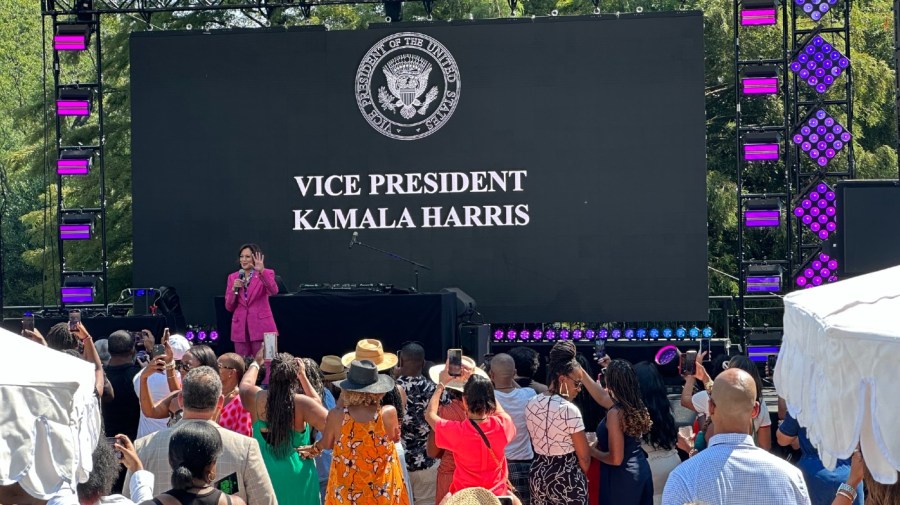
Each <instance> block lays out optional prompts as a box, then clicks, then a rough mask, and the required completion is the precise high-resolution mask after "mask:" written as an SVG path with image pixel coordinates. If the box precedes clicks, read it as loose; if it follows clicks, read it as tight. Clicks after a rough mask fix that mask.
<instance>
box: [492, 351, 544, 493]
mask: <svg viewBox="0 0 900 505" xmlns="http://www.w3.org/2000/svg"><path fill="white" fill-rule="evenodd" d="M488 375H490V377H491V381H493V383H494V397H495V398H496V399H497V402H498V403H500V406H501V407H503V410H505V411H506V413H507V414H509V417H511V418H512V420H513V423H514V424H515V425H516V436H515V437H513V439H512V441H510V443H509V444H507V445H506V462H507V465H508V467H509V480H510V481H511V482H512V483H513V485H514V486H515V487H516V495H518V497H519V499H520V500H521V501H522V504H523V505H528V504H529V502H530V499H531V489H530V488H529V486H528V472H529V471H530V470H531V460H532V459H534V451H533V450H532V449H531V437H530V436H529V435H528V426H527V425H526V424H525V405H526V404H527V403H528V400H530V399H531V398H532V397H533V396H534V395H536V394H537V393H535V391H534V389H531V388H528V387H525V388H523V387H519V385H518V384H516V380H515V379H516V361H515V360H514V359H513V357H512V356H510V355H509V354H503V353H501V354H497V355H495V356H494V357H493V358H491V371H490V372H488Z"/></svg>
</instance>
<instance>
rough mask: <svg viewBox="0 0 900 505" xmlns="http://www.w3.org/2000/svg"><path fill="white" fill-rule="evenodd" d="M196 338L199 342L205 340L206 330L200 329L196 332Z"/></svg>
mask: <svg viewBox="0 0 900 505" xmlns="http://www.w3.org/2000/svg"><path fill="white" fill-rule="evenodd" d="M197 340H199V341H201V342H205V341H206V330H200V331H198V332H197Z"/></svg>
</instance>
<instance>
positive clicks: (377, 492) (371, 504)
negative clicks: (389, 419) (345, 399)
mask: <svg viewBox="0 0 900 505" xmlns="http://www.w3.org/2000/svg"><path fill="white" fill-rule="evenodd" d="M325 505H409V496H408V495H407V492H406V485H405V484H404V482H403V473H402V471H401V470H400V461H399V460H398V459H397V449H396V447H394V442H393V441H392V440H391V438H390V437H389V436H388V434H387V431H386V430H385V428H384V422H383V421H382V418H381V413H380V411H379V413H377V414H375V417H374V419H372V420H371V421H369V422H366V423H360V422H356V421H355V420H354V419H353V418H352V417H351V416H350V413H349V412H348V411H347V408H346V407H345V408H344V420H343V422H342V424H341V435H340V437H339V438H338V439H337V440H336V441H335V443H334V450H333V452H332V461H331V472H330V473H329V476H328V491H327V492H326V494H325Z"/></svg>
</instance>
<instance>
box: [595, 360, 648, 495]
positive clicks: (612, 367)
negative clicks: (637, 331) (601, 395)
mask: <svg viewBox="0 0 900 505" xmlns="http://www.w3.org/2000/svg"><path fill="white" fill-rule="evenodd" d="M606 387H607V391H608V392H609V395H610V397H611V398H612V402H613V405H612V408H610V409H609V411H608V412H607V413H606V418H605V419H603V420H602V421H600V426H598V427H597V449H599V452H598V454H597V455H596V456H595V457H596V458H597V459H599V460H600V462H601V463H603V464H602V465H601V466H600V505H613V504H615V505H653V475H652V474H651V472H650V464H649V463H648V462H647V456H646V455H645V454H644V450H643V449H642V448H641V437H642V436H643V435H644V433H647V432H648V431H650V426H651V425H652V424H653V422H652V421H651V420H650V412H649V411H648V410H647V407H645V406H644V401H643V399H642V397H641V386H640V384H639V383H638V378H637V374H636V373H635V372H634V368H632V367H631V363H629V362H627V361H625V360H621V359H614V360H612V361H611V362H610V363H609V366H607V367H606Z"/></svg>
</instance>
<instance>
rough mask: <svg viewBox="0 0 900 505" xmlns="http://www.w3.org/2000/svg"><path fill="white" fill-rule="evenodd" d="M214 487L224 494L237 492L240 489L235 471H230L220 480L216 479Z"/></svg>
mask: <svg viewBox="0 0 900 505" xmlns="http://www.w3.org/2000/svg"><path fill="white" fill-rule="evenodd" d="M215 488H216V489H218V490H219V491H221V492H223V493H225V494H237V493H238V492H239V491H240V488H238V478H237V473H232V474H231V475H228V476H227V477H225V478H223V479H222V480H218V481H216V483H215Z"/></svg>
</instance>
